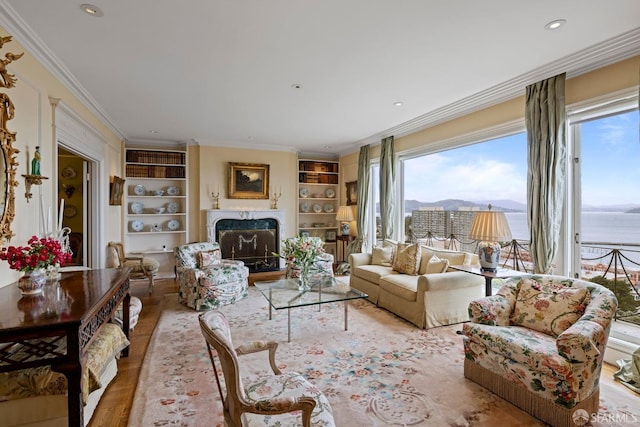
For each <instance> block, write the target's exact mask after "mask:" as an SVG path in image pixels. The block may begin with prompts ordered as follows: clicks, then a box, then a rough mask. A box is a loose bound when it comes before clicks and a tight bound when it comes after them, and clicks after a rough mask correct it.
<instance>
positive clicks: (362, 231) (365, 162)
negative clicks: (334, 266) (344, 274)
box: [346, 145, 371, 256]
mask: <svg viewBox="0 0 640 427" xmlns="http://www.w3.org/2000/svg"><path fill="white" fill-rule="evenodd" d="M370 175H371V161H370V160H369V145H365V146H364V147H360V156H359V157H358V187H357V192H358V199H357V202H356V204H357V207H358V210H357V213H356V221H357V223H356V229H357V230H358V237H356V239H355V240H353V241H352V242H351V243H349V246H348V247H347V254H346V255H347V256H348V255H349V254H352V253H357V252H362V251H363V250H364V249H366V244H367V240H368V239H367V231H368V230H369V224H368V221H367V218H368V212H369V176H370ZM363 248H364V249H363Z"/></svg>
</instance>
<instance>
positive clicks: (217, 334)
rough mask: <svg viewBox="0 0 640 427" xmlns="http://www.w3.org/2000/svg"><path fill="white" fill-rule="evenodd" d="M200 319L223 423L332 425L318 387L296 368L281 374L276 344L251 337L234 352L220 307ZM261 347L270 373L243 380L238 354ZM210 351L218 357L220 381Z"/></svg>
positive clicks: (231, 425) (280, 426)
mask: <svg viewBox="0 0 640 427" xmlns="http://www.w3.org/2000/svg"><path fill="white" fill-rule="evenodd" d="M199 319H200V330H201V331H202V335H203V336H204V338H205V341H206V343H207V350H208V352H209V357H210V359H211V364H212V365H213V371H214V376H215V378H216V383H217V385H218V391H219V392H220V398H221V399H222V406H223V413H224V421H225V426H228V427H241V426H273V427H276V426H278V427H285V426H300V425H302V426H304V427H310V426H314V427H330V426H335V422H334V420H333V415H332V410H331V405H329V401H328V400H327V398H326V397H325V396H324V395H323V394H322V392H321V391H320V390H319V389H318V388H317V387H316V386H314V385H313V384H311V383H310V382H308V381H307V380H306V379H304V377H302V376H301V375H300V374H298V373H296V372H288V373H282V372H280V369H278V367H277V365H276V360H275V357H276V350H277V348H278V343H277V342H274V341H269V342H265V341H254V342H252V343H249V344H246V345H241V346H240V347H238V348H236V349H235V350H234V348H233V343H232V341H231V331H230V329H229V322H228V321H227V319H226V318H225V317H224V315H223V314H222V313H221V312H220V311H217V310H212V311H208V312H205V313H202V314H200V316H199ZM214 350H215V352H214ZM264 350H268V351H269V364H270V365H271V369H272V371H273V375H269V376H261V377H259V378H256V379H254V380H252V381H251V383H247V382H245V383H244V384H243V382H242V381H241V379H240V366H239V365H238V356H241V355H243V354H249V353H256V352H259V351H264ZM214 355H216V356H218V359H219V361H220V366H221V367H222V375H224V382H222V381H221V379H220V376H219V375H218V368H217V367H216V362H215V357H214ZM223 387H224V390H223Z"/></svg>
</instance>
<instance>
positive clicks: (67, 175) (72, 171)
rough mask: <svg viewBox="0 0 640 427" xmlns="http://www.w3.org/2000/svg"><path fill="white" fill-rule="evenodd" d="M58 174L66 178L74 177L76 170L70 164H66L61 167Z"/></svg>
mask: <svg viewBox="0 0 640 427" xmlns="http://www.w3.org/2000/svg"><path fill="white" fill-rule="evenodd" d="M60 175H62V177H63V178H66V179H73V178H75V177H76V175H77V172H76V170H75V169H74V168H72V167H71V166H67V167H66V168H64V169H62V172H61V173H60Z"/></svg>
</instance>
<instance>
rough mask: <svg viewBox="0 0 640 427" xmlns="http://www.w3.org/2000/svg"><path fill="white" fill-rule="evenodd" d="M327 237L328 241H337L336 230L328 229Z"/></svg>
mask: <svg viewBox="0 0 640 427" xmlns="http://www.w3.org/2000/svg"><path fill="white" fill-rule="evenodd" d="M325 239H326V241H327V242H335V241H336V232H335V231H327V234H325Z"/></svg>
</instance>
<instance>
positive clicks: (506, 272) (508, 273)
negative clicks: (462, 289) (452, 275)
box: [449, 265, 527, 296]
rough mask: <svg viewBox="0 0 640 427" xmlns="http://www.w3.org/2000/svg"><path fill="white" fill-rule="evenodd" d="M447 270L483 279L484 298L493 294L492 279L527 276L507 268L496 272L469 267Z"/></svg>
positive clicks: (457, 266) (454, 267)
mask: <svg viewBox="0 0 640 427" xmlns="http://www.w3.org/2000/svg"><path fill="white" fill-rule="evenodd" d="M449 268H452V269H454V270H457V271H464V272H466V273H471V274H475V275H476V276H482V277H484V283H485V289H484V290H485V295H486V296H491V294H492V293H493V291H492V288H491V281H492V280H493V279H508V278H509V277H515V276H522V275H525V274H527V273H526V272H524V271H517V270H511V269H509V268H498V270H497V271H483V270H482V269H481V268H480V267H474V266H471V265H450V266H449Z"/></svg>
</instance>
